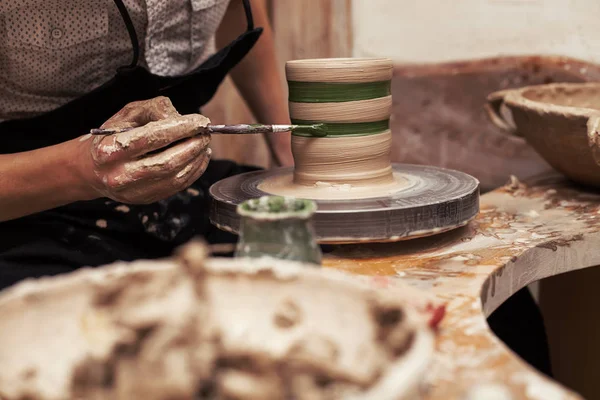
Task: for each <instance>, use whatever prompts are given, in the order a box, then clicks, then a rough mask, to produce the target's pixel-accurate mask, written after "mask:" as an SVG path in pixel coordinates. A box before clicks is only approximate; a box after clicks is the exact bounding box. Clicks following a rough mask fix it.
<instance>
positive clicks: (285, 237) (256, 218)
mask: <svg viewBox="0 0 600 400" xmlns="http://www.w3.org/2000/svg"><path fill="white" fill-rule="evenodd" d="M316 210H317V205H316V203H315V202H314V201H312V200H304V199H295V198H288V197H281V196H264V197H260V198H258V199H252V200H247V201H245V202H243V203H241V204H240V205H239V206H238V207H237V212H238V214H239V215H240V217H241V221H240V234H239V236H240V239H239V241H238V244H237V247H236V252H235V256H236V257H250V258H258V257H273V258H277V259H282V260H292V261H299V262H305V263H310V264H315V265H319V266H320V265H321V257H322V254H321V249H320V247H319V245H318V244H317V242H316V241H315V235H314V230H313V226H312V216H313V215H314V213H315V211H316Z"/></svg>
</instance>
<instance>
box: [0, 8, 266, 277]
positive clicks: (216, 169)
mask: <svg viewBox="0 0 600 400" xmlns="http://www.w3.org/2000/svg"><path fill="white" fill-rule="evenodd" d="M231 1H240V0H231ZM114 2H115V4H116V6H117V7H118V9H119V11H120V13H121V15H122V17H123V20H124V22H125V24H126V26H127V30H128V32H129V36H130V38H131V42H132V46H133V61H132V63H131V64H130V65H129V66H124V67H121V68H119V70H118V71H117V74H116V76H115V77H114V78H113V79H112V80H110V81H109V82H107V83H105V84H104V85H102V86H101V87H99V88H97V89H95V90H93V91H92V92H90V93H88V94H86V95H84V96H82V97H80V98H78V99H76V100H74V101H72V102H70V103H67V104H66V105H64V106H62V107H60V108H58V109H56V110H53V111H51V112H48V113H45V114H42V115H40V116H36V117H33V118H29V119H19V120H10V121H4V122H1V123H0V137H2V138H4V140H3V141H2V144H1V145H0V153H2V154H11V153H17V152H22V151H29V150H34V149H38V148H41V147H46V146H51V145H55V144H58V143H61V142H65V141H67V140H71V139H73V138H76V137H79V136H81V135H84V134H86V133H87V132H89V131H90V129H92V128H97V127H99V126H100V125H102V124H103V123H104V122H105V121H106V120H107V119H109V118H110V117H111V116H112V115H114V114H115V113H116V112H117V111H119V110H120V109H121V108H123V107H124V106H125V105H126V104H127V103H130V102H132V101H137V100H146V99H150V98H154V97H157V96H166V97H169V98H170V99H171V101H172V102H173V105H174V106H175V108H176V109H177V110H178V111H179V112H180V113H181V114H189V113H196V112H198V111H199V109H200V107H201V106H202V105H204V104H206V103H207V102H208V101H209V100H210V99H211V98H212V96H213V95H214V93H215V92H216V90H217V88H218V87H219V85H220V84H221V82H222V81H223V79H224V78H225V76H226V75H227V73H228V72H229V71H230V70H231V69H232V68H233V67H234V66H235V65H236V64H237V63H238V62H239V61H240V60H241V59H242V58H243V57H244V56H245V55H246V54H247V53H248V52H249V51H250V49H251V48H252V47H253V46H254V44H255V43H256V41H257V40H258V38H259V37H260V34H261V33H262V28H254V23H253V19H252V11H251V9H250V5H249V3H248V0H243V2H244V9H245V11H246V19H247V24H248V27H247V30H246V31H245V32H244V33H243V34H242V35H240V36H239V37H238V38H237V39H236V40H234V41H233V42H232V43H230V44H229V45H228V46H227V47H225V48H224V49H222V50H220V51H219V52H217V53H216V54H214V55H213V56H212V57H210V58H209V59H208V60H206V62H204V63H203V64H202V65H201V66H200V67H198V68H197V69H196V70H194V71H193V72H191V73H189V74H186V75H184V76H178V77H161V76H157V75H153V74H151V73H150V72H148V71H147V70H146V69H144V68H142V67H140V66H139V65H138V59H139V43H138V39H137V35H136V32H135V28H134V26H133V23H132V21H131V18H130V16H129V14H128V12H127V9H126V7H125V5H124V4H123V1H122V0H114ZM255 169H257V168H253V167H246V166H240V165H237V164H235V163H233V162H229V161H220V160H212V161H211V162H210V163H209V166H208V168H207V170H206V172H205V173H204V174H203V175H202V177H201V178H200V179H198V180H197V181H196V182H195V183H194V184H193V185H192V186H191V187H190V188H189V189H187V190H185V191H183V192H180V193H178V194H176V195H174V196H172V197H170V198H168V199H165V200H162V201H159V202H157V203H154V204H149V205H125V204H121V203H118V202H115V201H112V200H110V199H106V198H103V199H97V200H92V201H82V202H76V203H72V204H69V205H67V206H63V207H59V208H56V209H52V210H48V211H44V212H40V213H37V214H34V215H30V216H27V217H23V218H19V219H16V220H12V221H7V222H2V223H0V289H1V288H3V287H6V286H9V285H11V284H13V283H15V282H17V281H19V280H22V279H24V278H27V277H39V276H44V275H55V274H58V273H63V272H69V271H72V270H74V269H76V268H79V267H82V266H98V265H103V264H107V263H110V262H113V261H116V260H124V261H131V260H136V259H152V258H160V257H167V256H169V255H170V254H171V253H172V251H173V250H174V248H176V247H178V246H180V245H181V244H183V243H185V242H187V241H188V240H189V239H191V238H192V237H194V236H197V235H200V236H204V238H205V239H206V240H207V241H208V242H209V243H223V242H229V243H232V242H234V241H235V240H236V237H235V236H233V235H231V234H227V233H225V232H222V231H219V230H218V229H217V228H215V227H214V226H212V225H211V224H210V221H209V219H208V210H209V201H210V198H209V195H208V188H209V187H210V185H212V184H213V183H215V182H217V181H219V180H221V179H223V178H226V177H228V176H231V175H235V174H238V173H242V172H247V171H251V170H255Z"/></svg>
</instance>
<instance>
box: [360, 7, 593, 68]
mask: <svg viewBox="0 0 600 400" xmlns="http://www.w3.org/2000/svg"><path fill="white" fill-rule="evenodd" d="M352 15H353V26H354V49H353V54H354V56H357V57H367V56H386V57H390V58H392V59H394V60H395V61H398V62H442V61H454V60H464V59H473V58H484V57H496V56H499V55H529V54H531V53H536V54H543V55H557V54H558V55H562V56H570V57H574V58H582V59H585V60H587V61H591V62H600V29H598V16H599V15H600V1H598V0H460V1H445V0H419V1H413V0H353V1H352ZM390 38H393V40H390Z"/></svg>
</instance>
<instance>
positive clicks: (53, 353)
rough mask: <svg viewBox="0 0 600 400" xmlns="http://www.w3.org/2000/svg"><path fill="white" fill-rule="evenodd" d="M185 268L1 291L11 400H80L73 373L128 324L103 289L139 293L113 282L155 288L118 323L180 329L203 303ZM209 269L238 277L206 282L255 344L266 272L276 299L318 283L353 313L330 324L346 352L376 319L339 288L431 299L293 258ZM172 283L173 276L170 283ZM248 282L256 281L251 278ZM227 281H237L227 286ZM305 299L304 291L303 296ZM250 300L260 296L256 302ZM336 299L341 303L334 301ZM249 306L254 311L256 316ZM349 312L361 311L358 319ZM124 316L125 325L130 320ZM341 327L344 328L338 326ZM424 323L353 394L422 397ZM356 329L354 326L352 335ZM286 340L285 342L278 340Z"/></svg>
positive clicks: (130, 268) (323, 306)
mask: <svg viewBox="0 0 600 400" xmlns="http://www.w3.org/2000/svg"><path fill="white" fill-rule="evenodd" d="M179 271H181V265H180V264H178V263H177V262H175V261H174V260H157V261H137V262H133V263H118V264H115V265H112V266H105V267H102V268H95V269H81V270H79V271H76V272H73V273H70V274H67V275H63V276H60V277H50V278H41V279H37V280H29V281H26V282H22V283H20V284H18V285H16V286H13V287H11V288H9V289H7V290H5V291H3V292H1V293H0V364H2V366H3V368H0V389H1V391H2V393H3V398H5V399H13V398H24V397H25V396H24V395H23V393H36V395H35V396H33V395H32V396H31V397H28V398H32V399H33V398H35V399H61V398H73V396H72V392H71V391H72V389H71V388H70V383H69V382H71V381H72V379H73V378H72V377H73V375H74V374H75V372H74V371H76V370H77V369H78V368H77V367H76V366H77V365H78V364H79V363H80V362H81V361H82V360H85V359H87V358H86V357H87V356H89V355H90V354H94V355H95V357H96V358H97V359H98V360H100V359H103V358H102V357H104V358H106V354H108V353H107V351H108V352H110V350H109V349H111V348H113V345H114V344H113V342H114V343H118V340H117V341H115V338H116V336H115V335H116V334H118V332H119V331H118V330H115V329H114V324H113V323H112V322H110V321H111V320H110V318H108V317H107V315H106V314H105V313H104V312H103V311H102V310H100V309H99V308H98V307H99V306H98V304H99V303H98V302H97V301H98V298H99V297H98V295H100V297H101V298H104V299H109V298H108V297H105V296H104V294H106V293H112V295H111V296H109V297H110V298H119V299H123V298H125V299H127V298H128V296H130V295H123V294H122V293H120V294H118V295H116V296H117V297H115V294H116V293H118V292H114V291H113V289H114V288H119V287H120V288H125V287H134V286H135V287H137V288H140V285H141V287H142V288H147V286H144V285H152V286H150V288H152V289H143V290H144V291H145V292H144V293H145V294H144V295H143V296H141V297H140V296H139V293H138V294H137V295H134V297H129V298H130V299H131V298H133V299H134V300H135V301H134V302H133V305H131V307H134V308H129V309H128V310H129V311H128V312H127V313H125V314H123V313H120V314H118V315H120V316H121V317H119V318H125V320H127V321H125V320H119V321H120V322H119V323H121V325H119V326H128V325H127V324H129V322H131V321H137V320H138V319H140V318H141V320H142V322H143V321H146V320H148V321H151V320H152V318H159V319H161V320H164V321H165V322H164V324H169V325H168V327H169V328H170V329H178V327H179V325H178V321H181V318H180V317H182V316H185V315H189V313H190V312H191V313H192V314H195V313H196V312H197V309H196V308H194V305H193V304H195V303H194V302H193V301H191V300H189V299H190V298H193V295H190V293H194V292H195V291H194V289H193V287H194V282H195V281H194V278H193V277H194V276H195V275H191V277H189V278H187V277H186V278H183V279H182V278H181V272H179ZM204 271H205V272H208V274H209V275H210V274H212V275H211V276H214V277H219V276H226V277H227V276H229V277H231V276H233V277H234V278H232V279H229V281H225V282H224V281H223V279H220V278H214V279H209V278H206V280H205V281H203V284H204V282H212V283H209V284H206V286H204V288H205V290H207V292H206V293H209V292H210V294H209V295H208V299H209V300H208V302H209V304H211V307H216V308H213V310H214V309H221V311H222V309H223V308H222V307H223V304H225V306H226V308H225V309H226V310H227V311H228V312H227V313H219V316H217V317H215V318H216V320H218V323H219V324H222V326H229V328H228V330H229V334H231V335H232V336H228V340H232V341H233V342H232V343H234V344H235V345H242V346H245V345H246V344H247V343H254V344H255V343H256V340H255V339H256V338H257V337H258V338H259V339H261V338H262V337H264V333H265V332H267V331H268V330H269V329H273V328H272V327H271V328H268V327H267V325H268V324H266V325H261V324H262V323H264V318H263V317H265V316H266V317H269V318H270V315H271V312H272V311H273V310H272V308H276V304H277V301H271V302H270V303H272V304H263V305H264V307H253V306H252V305H256V303H257V302H259V303H260V302H263V303H265V300H264V299H266V297H264V296H263V295H264V292H261V290H264V287H263V289H260V285H258V288H257V287H256V282H259V283H260V282H266V280H267V279H268V280H269V282H272V286H271V289H273V288H277V287H278V286H279V289H276V290H281V291H285V293H286V295H285V296H283V295H282V296H280V295H274V297H273V298H272V299H270V300H273V299H276V300H277V299H278V298H279V299H281V298H284V299H285V298H287V297H286V296H291V294H290V293H294V292H295V293H296V294H298V290H301V291H307V290H308V291H309V292H311V293H315V291H314V290H313V289H315V290H316V293H321V294H322V295H321V297H318V298H319V300H317V301H318V302H319V304H318V307H319V309H320V310H323V311H324V312H325V314H329V315H346V316H345V317H340V318H337V317H334V318H332V319H331V320H330V321H329V322H328V324H329V325H330V327H329V328H330V329H331V331H333V332H334V336H335V335H337V332H339V336H336V337H333V339H334V340H335V341H336V342H339V343H346V344H347V345H348V343H350V345H348V346H347V347H346V349H347V350H348V351H351V352H352V351H354V350H353V349H355V347H354V345H356V343H352V342H353V341H354V342H356V341H357V340H360V338H361V337H362V336H360V335H359V334H357V332H359V331H361V330H363V331H364V329H362V327H363V326H366V325H365V324H369V323H372V322H370V321H368V320H366V319H363V317H361V315H362V314H363V313H362V312H359V311H360V310H358V309H357V308H353V309H352V310H343V309H342V310H340V308H339V304H340V302H338V301H337V299H340V298H348V297H347V296H346V297H345V296H343V295H342V296H341V297H340V296H339V294H340V293H342V294H344V293H345V294H348V293H350V291H352V293H355V292H356V291H357V290H358V291H363V290H366V291H369V292H373V291H375V292H374V293H375V294H376V295H377V296H383V295H385V293H389V295H390V296H394V298H395V299H403V300H402V301H403V304H404V299H406V301H405V303H406V307H405V310H406V311H407V314H406V315H407V317H408V316H410V315H412V316H416V315H417V314H418V311H417V309H421V307H422V305H421V304H420V303H419V301H417V300H416V299H421V300H424V299H427V298H428V297H427V296H426V293H423V296H417V295H414V291H416V289H413V288H411V287H399V286H398V287H391V288H388V289H385V290H384V291H383V292H381V291H382V290H383V289H380V288H377V289H375V288H373V286H375V285H376V283H375V282H374V281H367V278H362V277H354V276H351V275H349V274H345V273H342V272H338V271H334V270H324V269H315V268H313V267H312V266H308V265H305V264H301V263H296V262H291V261H280V260H273V259H266V258H265V259H222V258H212V259H208V260H207V261H206V262H205V263H204ZM210 271H212V272H210ZM188 275H189V273H188ZM188 275H185V276H188ZM199 276H205V275H199ZM258 277H260V279H259V278H258ZM267 277H269V278H267ZM140 278H143V279H142V280H140ZM165 282H167V283H168V282H170V283H168V284H165ZM240 282H242V286H244V287H245V288H246V289H244V290H239V289H240V288H241V287H242V286H240ZM243 282H249V283H246V284H243ZM154 285H158V287H156V286H154ZM223 285H225V286H230V287H229V288H226V287H224V286H223ZM403 286H405V285H403ZM111 288H113V289H111ZM353 288H355V289H353ZM156 289H158V290H156ZM107 290H108V292H107ZM134 290H139V289H134ZM252 292H254V293H252ZM128 293H131V292H128ZM136 293H137V292H136ZM271 293H272V292H271ZM411 293H413V294H411ZM419 293H420V292H419ZM280 294H281V293H280ZM261 296H262V297H261ZM297 298H298V296H296V297H294V299H297ZM303 298H304V300H302V299H301V300H302V301H304V302H313V304H314V300H309V298H310V296H303ZM136 299H137V300H136ZM249 299H252V301H250V302H249ZM119 301H120V302H121V303H119V304H121V305H123V303H122V300H119ZM426 301H429V300H426ZM267 303H269V302H268V301H267ZM336 303H337V304H338V307H337V308H336V306H335V305H334V304H336ZM215 304H216V306H215ZM248 304H250V305H251V306H248ZM128 307H129V306H128ZM248 307H250V308H251V309H252V310H254V311H253V312H250V313H249V312H248ZM359 308H360V307H359ZM305 309H306V308H305ZM361 309H362V308H361ZM115 310H116V309H115ZM121 310H122V309H121ZM411 310H412V311H411ZM344 311H345V313H344ZM117 312H121V311H117ZM317 314H318V315H317ZM232 315H236V316H237V318H232ZM319 315H321V313H312V314H311V313H306V314H304V316H303V319H302V320H303V321H305V324H306V325H307V326H309V327H311V326H319V325H321V324H323V321H322V320H319V319H318V317H319ZM349 315H353V316H354V317H352V318H350V317H349ZM123 316H124V317H123ZM261 316H262V317H261ZM267 320H268V318H267ZM123 321H125V325H123V324H122V323H123ZM179 324H180V323H179ZM257 324H258V325H261V328H260V329H257ZM332 324H333V325H339V326H338V327H335V326H333V325H332ZM271 325H272V324H271ZM419 326H420V328H418V329H417V330H416V331H415V337H414V339H413V346H411V348H410V349H409V350H408V351H407V352H406V353H405V354H404V356H403V357H400V358H399V359H398V361H396V362H394V363H392V364H390V365H389V366H388V368H387V369H386V371H384V373H383V376H382V377H381V378H379V379H378V381H377V382H376V384H375V385H374V386H372V387H371V388H369V389H367V390H365V391H364V392H362V393H361V394H360V395H358V394H357V395H356V396H355V397H352V398H353V399H354V400H367V399H369V400H371V399H372V400H387V399H389V400H398V399H414V398H418V397H419V396H420V390H421V387H422V381H423V375H424V374H425V372H426V370H427V368H428V366H429V363H430V361H431V358H432V355H433V348H434V335H433V334H432V332H431V330H430V329H427V328H425V326H421V325H419ZM329 328H328V329H329ZM310 329H313V328H310ZM331 331H330V332H331ZM40 332H42V335H40ZM349 332H352V333H351V334H350V336H349ZM290 335H291V334H290ZM272 337H275V336H272ZM278 337H279V336H278ZM281 337H284V338H286V337H288V336H285V335H283V336H281ZM290 337H293V335H292V336H290ZM357 338H358V339H357ZM259 342H260V343H266V344H264V347H269V346H271V345H270V344H269V341H264V340H262V339H261V340H259ZM281 342H282V341H281V340H279V342H278V343H281ZM357 346H358V345H357ZM259 347H260V346H259ZM275 347H277V346H275ZM159 350H160V349H159ZM161 354H162V353H161ZM140 357H141V356H140ZM57 360H59V361H57ZM142 360H146V358H142ZM141 362H145V361H141ZM340 362H341V361H340ZM98 365H101V363H98ZM23 371H29V373H28V374H27V373H24V372H23ZM161 371H162V370H161ZM171 372H173V371H171ZM179 372H182V371H180V370H178V369H177V368H175V370H174V372H173V373H175V374H177V373H179ZM145 373H146V375H144V373H139V374H137V377H136V380H140V379H144V378H145V379H146V381H148V379H147V378H149V377H148V371H147V370H146V371H145ZM183 375H185V374H183ZM161 376H163V375H161ZM159 378H160V377H159ZM167 378H168V377H167ZM160 379H162V378H160ZM165 379H166V378H165ZM169 379H170V378H169ZM184 382H185V380H184ZM9 383H10V384H9ZM153 383H154V386H156V387H155V388H154V389H159V390H160V385H158V384H156V381H153ZM179 383H181V382H179ZM34 389H35V390H36V391H35V392H34ZM4 395H6V397H4ZM152 398H158V397H156V396H155V397H152Z"/></svg>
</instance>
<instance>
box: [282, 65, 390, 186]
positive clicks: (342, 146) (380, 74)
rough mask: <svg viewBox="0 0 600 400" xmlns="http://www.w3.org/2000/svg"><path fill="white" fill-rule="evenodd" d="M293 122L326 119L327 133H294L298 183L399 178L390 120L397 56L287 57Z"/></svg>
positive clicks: (376, 181)
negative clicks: (393, 157) (395, 174)
mask: <svg viewBox="0 0 600 400" xmlns="http://www.w3.org/2000/svg"><path fill="white" fill-rule="evenodd" d="M285 72H286V78H287V81H288V86H289V110H290V117H291V119H292V123H295V124H314V123H319V124H323V125H324V126H325V127H326V130H327V135H326V136H325V137H318V138H317V137H311V136H308V135H303V134H301V133H299V132H292V153H293V155H294V164H295V169H294V184H296V185H304V186H311V185H315V184H317V183H319V182H326V183H335V184H351V185H355V186H368V185H372V184H390V183H393V182H394V178H393V176H392V166H391V162H390V149H391V143H392V133H391V131H390V128H389V119H390V113H391V108H392V95H391V92H390V90H391V89H390V88H391V79H392V61H391V60H389V59H386V58H323V59H304V60H292V61H288V62H287V63H286V66H285Z"/></svg>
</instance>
